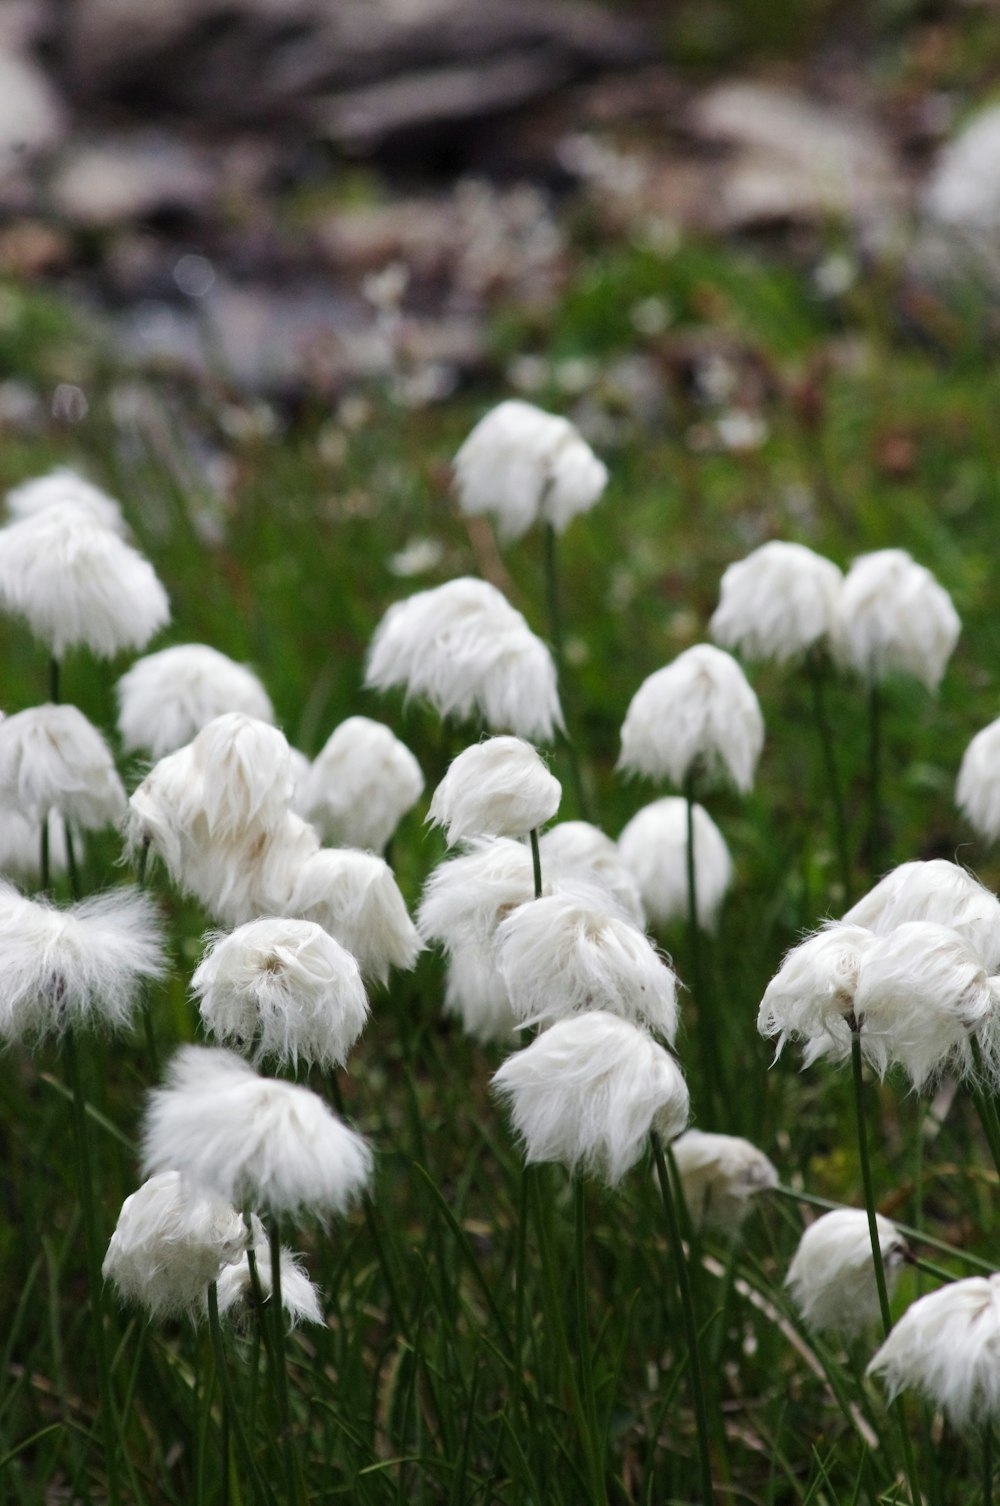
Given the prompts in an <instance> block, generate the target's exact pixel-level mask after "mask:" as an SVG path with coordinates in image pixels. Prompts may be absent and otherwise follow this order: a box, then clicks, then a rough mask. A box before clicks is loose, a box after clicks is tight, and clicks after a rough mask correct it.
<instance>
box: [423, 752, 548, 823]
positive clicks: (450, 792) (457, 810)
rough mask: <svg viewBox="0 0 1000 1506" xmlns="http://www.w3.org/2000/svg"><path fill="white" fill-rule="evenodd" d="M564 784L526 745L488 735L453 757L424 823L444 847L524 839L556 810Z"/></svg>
mask: <svg viewBox="0 0 1000 1506" xmlns="http://www.w3.org/2000/svg"><path fill="white" fill-rule="evenodd" d="M561 799H562V785H561V784H560V783H559V781H558V779H556V778H555V777H554V776H553V775H552V774H550V773H549V771H548V769H547V768H546V767H545V765H544V763H543V762H542V760H541V759H540V758H539V756H538V754H537V753H536V752H535V750H534V748H533V747H532V746H531V745H530V743H526V742H522V740H521V739H520V738H519V737H490V738H487V740H486V741H485V742H482V743H476V744H474V745H473V746H472V747H471V748H466V749H465V752H464V753H460V754H459V755H458V757H457V758H455V759H453V760H452V762H451V764H450V765H449V767H448V772H447V773H446V774H445V776H444V778H443V779H442V781H441V783H440V784H439V785H438V787H437V789H436V790H435V791H434V798H433V799H432V800H431V808H430V811H429V813H428V816H427V820H428V821H429V822H430V823H431V824H432V825H434V826H443V827H444V828H445V832H446V835H447V841H448V846H449V847H452V846H454V844H455V843H456V842H460V841H462V840H463V839H464V838H467V837H482V836H492V837H522V836H526V835H527V834H528V832H530V831H537V829H538V827H540V826H544V824H545V822H546V821H550V820H551V819H552V817H553V816H554V815H555V813H556V811H557V810H558V809H559V802H560V800H561Z"/></svg>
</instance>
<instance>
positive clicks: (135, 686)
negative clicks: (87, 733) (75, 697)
mask: <svg viewBox="0 0 1000 1506" xmlns="http://www.w3.org/2000/svg"><path fill="white" fill-rule="evenodd" d="M116 693H117V696H118V731H119V733H120V734H121V739H122V745H123V747H124V748H126V749H127V750H128V751H130V752H142V753H148V754H149V755H150V756H151V757H152V758H162V757H163V756H164V754H165V753H173V752H174V751H175V750H176V749H177V748H182V747H183V746H184V744H185V743H189V742H190V741H191V739H192V738H193V737H195V736H196V734H197V733H199V732H200V731H201V730H202V728H203V727H206V726H207V725H208V723H209V722H211V721H213V720H214V719H215V718H216V717H217V716H222V715H223V713H225V712H227V711H241V712H243V713H244V715H246V716H251V717H255V718H256V719H257V720H258V721H261V722H269V723H270V722H273V721H274V708H273V707H272V705H271V701H270V698H269V696H268V694H267V691H266V690H265V689H264V687H263V685H262V684H261V683H260V681H259V680H258V678H257V676H256V675H255V674H254V673H253V671H252V670H250V669H247V667H246V666H245V665H244V664H236V663H234V661H233V660H232V659H228V658H227V657H226V655H225V654H220V653H219V652H218V650H217V649H214V648H209V647H208V645H207V644H204V643H179V644H177V645H176V646H175V647H173V648H164V649H161V650H160V652H159V653H156V654H148V655H147V656H146V657H145V658H144V659H138V660H137V661H136V663H135V664H133V665H132V668H131V669H130V670H128V671H127V672H126V673H125V674H124V675H122V677H121V679H120V680H119V681H118V684H117V686H116Z"/></svg>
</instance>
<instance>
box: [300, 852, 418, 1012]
mask: <svg viewBox="0 0 1000 1506" xmlns="http://www.w3.org/2000/svg"><path fill="white" fill-rule="evenodd" d="M282 911H283V913H285V914H287V915H294V916H298V917H300V918H301V919H303V920H313V921H315V922H316V924H317V925H320V926H322V927H323V929H324V930H325V931H329V933H330V935H331V936H334V937H336V939H337V940H338V941H339V942H340V944H341V946H343V947H346V948H347V950H348V951H349V952H350V953H351V954H352V955H353V956H354V957H356V958H357V961H358V966H359V967H360V968H361V971H362V973H363V974H364V976H365V977H366V978H371V979H374V980H375V981H377V982H379V983H385V982H386V981H387V980H388V977H389V971H390V969H391V968H394V967H395V968H401V969H402V970H403V971H404V972H408V971H409V969H410V968H412V967H413V966H414V964H415V963H416V960H417V958H418V957H419V955H420V953H421V951H422V950H423V945H422V943H421V940H420V935H419V933H418V931H417V928H416V926H415V925H414V924H413V921H412V920H411V919H410V913H409V911H408V910H407V908H406V901H405V900H404V899H403V896H402V895H401V894H400V892H399V885H398V884H397V883H396V879H395V875H394V874H393V871H392V869H391V868H390V867H389V865H388V864H387V863H386V862H385V861H384V860H383V859H382V858H380V857H376V856H375V854H374V853H371V852H356V851H355V850H354V849H353V848H350V847H324V848H322V849H320V851H318V852H316V853H314V854H313V855H312V857H310V858H308V859H307V860H306V861H305V862H304V863H303V864H302V865H301V867H300V868H299V869H298V871H297V873H296V875H295V878H294V882H293V884H292V886H291V889H290V891H289V894H288V899H287V902H286V904H285V905H284V906H282Z"/></svg>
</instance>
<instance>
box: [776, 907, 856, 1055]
mask: <svg viewBox="0 0 1000 1506" xmlns="http://www.w3.org/2000/svg"><path fill="white" fill-rule="evenodd" d="M875 941H876V938H875V937H874V935H873V934H872V932H871V931H868V930H866V929H865V928H864V926H859V925H848V924H847V923H846V921H845V922H843V923H842V924H840V925H836V926H831V927H830V928H829V930H825V931H818V932H817V933H816V934H815V935H814V936H808V937H807V938H806V939H805V941H801V942H800V943H799V944H798V946H795V947H792V949H791V951H790V952H788V953H786V955H785V958H784V960H783V962H782V964H781V967H780V968H779V969H778V972H777V973H776V974H775V976H774V977H773V978H772V979H771V981H770V983H769V984H768V985H767V988H766V990H765V992H764V997H763V999H762V1000H761V1005H760V1009H759V1011H758V1014H757V1029H758V1030H759V1031H760V1033H761V1035H762V1036H764V1037H765V1038H766V1039H773V1038H774V1037H775V1036H776V1037H777V1040H778V1045H777V1050H776V1052H775V1059H777V1057H779V1056H780V1055H781V1052H782V1050H783V1049H784V1046H785V1042H786V1041H788V1040H793V1041H794V1040H798V1041H802V1042H803V1043H804V1044H805V1046H806V1060H807V1061H814V1060H815V1059H816V1057H817V1056H822V1055H823V1054H824V1053H825V1052H826V1050H827V1048H836V1049H837V1050H838V1052H839V1054H843V1052H844V1050H845V1049H846V1052H847V1054H848V1055H849V1054H850V1049H851V1031H850V1025H849V1024H848V1016H850V1015H851V1014H853V1012H854V997H855V993H856V990H857V986H858V977H859V975H860V972H861V964H862V961H863V959H864V957H865V955H866V953H867V952H868V951H869V950H870V948H871V947H873V946H874V945H875Z"/></svg>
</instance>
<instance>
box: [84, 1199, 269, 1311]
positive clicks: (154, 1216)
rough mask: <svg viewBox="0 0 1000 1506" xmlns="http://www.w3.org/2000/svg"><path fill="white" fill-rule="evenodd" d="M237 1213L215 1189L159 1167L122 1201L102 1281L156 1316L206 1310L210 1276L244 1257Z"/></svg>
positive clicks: (243, 1231)
mask: <svg viewBox="0 0 1000 1506" xmlns="http://www.w3.org/2000/svg"><path fill="white" fill-rule="evenodd" d="M246 1247H247V1229H246V1225H245V1223H244V1222H243V1218H242V1215H241V1214H240V1213H238V1212H237V1210H236V1209H235V1208H234V1207H233V1206H232V1204H231V1203H228V1202H226V1200H225V1199H224V1198H221V1197H219V1196H217V1194H216V1193H214V1192H208V1191H206V1190H205V1189H204V1188H201V1187H193V1186H191V1185H190V1183H188V1182H186V1181H185V1180H184V1179H183V1178H182V1177H181V1175H180V1173H179V1172H176V1171H161V1172H158V1173H157V1174H156V1176H153V1177H150V1178H149V1180H148V1181H147V1182H144V1183H143V1184H142V1186H141V1187H140V1188H139V1190H138V1192H133V1193H132V1195H131V1197H127V1198H126V1199H125V1201H124V1203H123V1204H122V1210H121V1212H120V1213H119V1215H118V1224H117V1226H116V1228H115V1232H114V1234H112V1236H111V1243H110V1244H109V1245H108V1253H107V1254H106V1255H105V1257H104V1265H103V1267H102V1271H103V1274H104V1279H105V1280H106V1281H110V1282H112V1283H113V1284H114V1286H115V1287H116V1289H117V1291H118V1294H119V1296H120V1297H121V1298H122V1299H123V1301H125V1302H133V1303H136V1304H137V1305H138V1306H140V1307H144V1308H145V1309H146V1310H147V1312H149V1313H150V1314H151V1315H152V1316H153V1317H154V1318H161V1317H177V1316H182V1315H183V1314H186V1313H194V1312H197V1311H198V1310H199V1309H200V1308H201V1307H203V1305H204V1302H205V1298H206V1294H207V1290H208V1287H209V1285H210V1284H211V1283H212V1282H213V1281H219V1280H221V1279H222V1276H223V1273H224V1272H225V1271H226V1269H227V1268H231V1267H232V1266H233V1265H234V1263H235V1262H237V1261H239V1260H240V1259H241V1258H242V1259H244V1260H245V1258H246V1257H245V1251H246Z"/></svg>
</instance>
